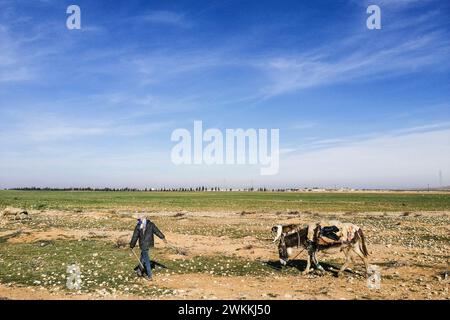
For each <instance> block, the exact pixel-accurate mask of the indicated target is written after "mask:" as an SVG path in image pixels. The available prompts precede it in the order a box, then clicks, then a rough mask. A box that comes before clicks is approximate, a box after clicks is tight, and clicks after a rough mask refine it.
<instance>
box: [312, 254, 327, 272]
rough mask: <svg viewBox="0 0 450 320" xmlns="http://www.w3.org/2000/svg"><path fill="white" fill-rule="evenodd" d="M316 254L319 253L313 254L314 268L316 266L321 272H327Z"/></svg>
mask: <svg viewBox="0 0 450 320" xmlns="http://www.w3.org/2000/svg"><path fill="white" fill-rule="evenodd" d="M316 253H317V251H315V252H314V253H313V255H312V258H313V263H314V266H315V267H316V269H317V270H319V271H325V270H324V269H323V268H322V266H321V265H320V263H319V260H318V259H317V256H316Z"/></svg>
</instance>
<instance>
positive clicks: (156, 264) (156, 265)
mask: <svg viewBox="0 0 450 320" xmlns="http://www.w3.org/2000/svg"><path fill="white" fill-rule="evenodd" d="M150 266H151V268H152V269H156V268H159V269H168V268H167V266H166V265H164V264H162V263H159V262H158V261H152V260H150Z"/></svg>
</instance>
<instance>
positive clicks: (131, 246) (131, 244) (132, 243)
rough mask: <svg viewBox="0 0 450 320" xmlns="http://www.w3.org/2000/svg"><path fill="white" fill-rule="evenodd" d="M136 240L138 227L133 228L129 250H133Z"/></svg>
mask: <svg viewBox="0 0 450 320" xmlns="http://www.w3.org/2000/svg"><path fill="white" fill-rule="evenodd" d="M138 238H139V226H136V227H135V228H134V232H133V236H132V237H131V241H130V248H131V249H133V248H134V247H135V246H136V242H137V241H138Z"/></svg>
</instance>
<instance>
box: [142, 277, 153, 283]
mask: <svg viewBox="0 0 450 320" xmlns="http://www.w3.org/2000/svg"><path fill="white" fill-rule="evenodd" d="M144 279H145V280H147V281H149V282H151V281H153V278H152V277H149V276H145V277H144Z"/></svg>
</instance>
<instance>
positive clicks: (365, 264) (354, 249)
mask: <svg viewBox="0 0 450 320" xmlns="http://www.w3.org/2000/svg"><path fill="white" fill-rule="evenodd" d="M352 250H353V252H354V253H356V255H357V256H358V257H360V258H361V260H362V262H363V263H364V267H365V268H366V274H367V273H368V271H369V261H368V260H367V257H366V256H365V255H364V253H362V251H361V249H360V248H359V243H355V244H354V245H353V246H352Z"/></svg>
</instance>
